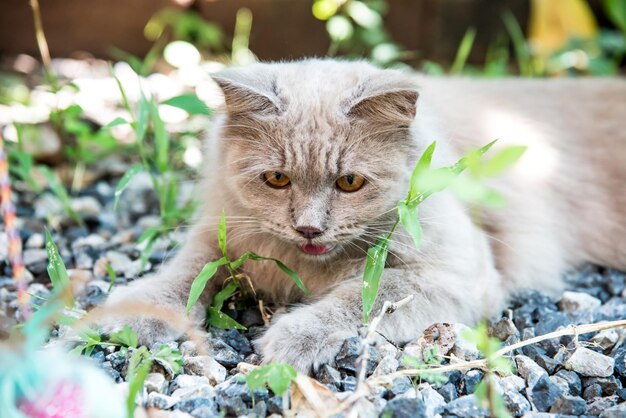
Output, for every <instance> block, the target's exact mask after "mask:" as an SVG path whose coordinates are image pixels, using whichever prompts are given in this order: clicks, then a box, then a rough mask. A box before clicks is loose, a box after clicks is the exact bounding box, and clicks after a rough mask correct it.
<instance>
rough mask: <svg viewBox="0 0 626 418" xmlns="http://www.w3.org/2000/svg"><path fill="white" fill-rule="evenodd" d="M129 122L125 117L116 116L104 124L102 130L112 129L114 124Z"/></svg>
mask: <svg viewBox="0 0 626 418" xmlns="http://www.w3.org/2000/svg"><path fill="white" fill-rule="evenodd" d="M127 123H129V122H128V121H127V120H126V119H124V118H119V117H118V118H115V119H113V120H112V121H111V122H109V123H107V124H106V125H104V126H103V127H102V128H100V129H101V130H103V131H104V130H107V129H111V128H113V127H114V126H118V125H125V124H127Z"/></svg>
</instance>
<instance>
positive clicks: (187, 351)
mask: <svg viewBox="0 0 626 418" xmlns="http://www.w3.org/2000/svg"><path fill="white" fill-rule="evenodd" d="M180 353H181V354H182V356H183V357H193V356H197V355H198V348H197V347H196V343H194V342H193V341H191V340H189V341H183V342H182V343H181V344H180Z"/></svg>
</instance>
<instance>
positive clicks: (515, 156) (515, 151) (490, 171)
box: [482, 146, 528, 177]
mask: <svg viewBox="0 0 626 418" xmlns="http://www.w3.org/2000/svg"><path fill="white" fill-rule="evenodd" d="M527 148H528V147H525V146H512V147H507V148H504V149H502V150H500V151H499V152H498V153H497V154H496V155H494V156H493V157H491V159H490V160H489V161H487V163H486V164H485V166H484V168H483V170H482V171H483V172H482V174H483V175H484V176H487V177H493V176H498V175H500V174H502V173H503V172H504V171H505V170H508V169H509V168H510V167H512V166H513V164H515V163H516V162H517V161H518V160H519V159H520V158H522V156H523V155H524V153H525V152H526V149H527Z"/></svg>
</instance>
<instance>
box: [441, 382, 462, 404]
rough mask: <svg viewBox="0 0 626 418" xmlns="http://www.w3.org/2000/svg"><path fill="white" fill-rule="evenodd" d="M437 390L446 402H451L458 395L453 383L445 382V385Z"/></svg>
mask: <svg viewBox="0 0 626 418" xmlns="http://www.w3.org/2000/svg"><path fill="white" fill-rule="evenodd" d="M437 392H439V394H440V395H441V396H443V399H445V400H446V402H451V401H453V400H455V399H456V398H458V397H459V393H458V391H457V390H456V386H454V384H453V383H446V384H445V385H443V386H441V387H440V388H438V389H437Z"/></svg>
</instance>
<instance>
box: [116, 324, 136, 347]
mask: <svg viewBox="0 0 626 418" xmlns="http://www.w3.org/2000/svg"><path fill="white" fill-rule="evenodd" d="M109 340H110V341H111V342H114V343H120V344H123V345H125V346H126V347H133V348H137V345H138V344H139V339H138V338H137V333H136V332H135V331H133V330H132V329H131V328H130V327H129V326H128V325H124V328H122V329H121V330H120V331H118V332H114V333H113V334H111V336H110V337H109Z"/></svg>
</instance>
